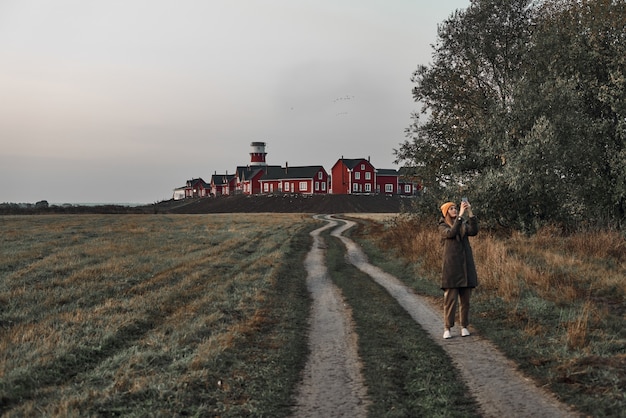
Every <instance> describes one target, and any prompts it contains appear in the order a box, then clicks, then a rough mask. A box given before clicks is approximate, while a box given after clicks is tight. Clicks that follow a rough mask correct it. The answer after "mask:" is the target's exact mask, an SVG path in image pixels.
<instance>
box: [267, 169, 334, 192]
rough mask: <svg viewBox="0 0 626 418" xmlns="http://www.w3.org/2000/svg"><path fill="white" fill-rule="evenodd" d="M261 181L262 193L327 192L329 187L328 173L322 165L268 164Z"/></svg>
mask: <svg viewBox="0 0 626 418" xmlns="http://www.w3.org/2000/svg"><path fill="white" fill-rule="evenodd" d="M259 183H260V186H261V193H298V194H326V193H328V189H329V178H328V173H327V172H326V170H325V169H324V167H322V166H321V165H315V166H304V167H289V166H287V165H286V166H285V167H284V168H282V167H276V166H268V167H267V171H266V172H265V174H264V175H263V176H262V177H261V179H260V180H259Z"/></svg>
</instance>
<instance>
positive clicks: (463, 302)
mask: <svg viewBox="0 0 626 418" xmlns="http://www.w3.org/2000/svg"><path fill="white" fill-rule="evenodd" d="M458 291H459V301H460V304H459V311H460V314H461V326H462V327H463V328H467V326H468V325H469V311H470V296H471V295H472V288H471V287H462V288H460V289H458Z"/></svg>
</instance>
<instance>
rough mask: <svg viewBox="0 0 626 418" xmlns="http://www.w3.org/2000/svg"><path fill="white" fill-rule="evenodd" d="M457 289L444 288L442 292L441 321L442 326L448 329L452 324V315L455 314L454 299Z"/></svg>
mask: <svg viewBox="0 0 626 418" xmlns="http://www.w3.org/2000/svg"><path fill="white" fill-rule="evenodd" d="M458 294H459V289H454V288H453V289H445V290H444V292H443V322H444V328H446V329H450V328H452V327H453V326H454V316H455V315H456V299H457V296H458Z"/></svg>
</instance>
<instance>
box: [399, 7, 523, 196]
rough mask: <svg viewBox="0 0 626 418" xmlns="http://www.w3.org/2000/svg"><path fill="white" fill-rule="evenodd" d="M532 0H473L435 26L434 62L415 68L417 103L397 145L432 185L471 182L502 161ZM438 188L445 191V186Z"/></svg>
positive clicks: (402, 156) (402, 158)
mask: <svg viewBox="0 0 626 418" xmlns="http://www.w3.org/2000/svg"><path fill="white" fill-rule="evenodd" d="M529 5H530V1H529V0H513V1H511V0H474V1H472V4H471V6H470V7H469V8H468V9H466V10H463V11H456V12H455V13H454V14H453V15H452V16H451V17H450V18H449V19H448V20H446V21H445V22H444V23H443V24H441V25H440V26H439V28H438V42H437V44H436V45H435V46H434V53H433V60H434V61H433V64H432V65H430V66H425V65H421V66H419V67H418V68H417V70H416V71H415V72H414V74H413V77H412V81H413V82H414V83H415V87H414V88H413V97H414V99H415V100H416V101H417V102H420V103H421V104H422V110H421V114H417V113H415V114H414V115H413V121H414V122H413V124H412V125H411V126H410V127H409V128H408V129H407V130H406V135H407V137H408V138H409V139H408V140H406V141H405V142H404V143H402V144H401V146H400V148H399V149H396V150H394V152H395V155H396V159H397V162H405V161H406V162H409V163H410V164H411V163H412V164H413V165H415V166H416V167H417V168H418V169H420V170H421V172H420V174H421V175H422V177H423V178H424V181H425V184H426V185H427V186H429V187H430V188H431V190H434V191H438V192H440V193H444V190H449V189H450V187H463V186H469V185H470V184H471V183H472V181H473V179H474V178H475V177H476V176H477V175H480V173H482V172H483V171H484V170H485V169H486V168H487V167H492V166H498V165H499V164H501V160H502V152H503V150H504V147H505V144H504V143H503V141H505V140H506V137H507V131H508V127H507V121H508V119H509V116H508V115H509V113H510V108H511V104H512V101H513V89H514V86H515V81H516V79H517V75H518V73H519V71H520V68H521V63H522V62H523V57H524V55H525V54H526V50H527V45H528V42H529V39H530V35H531V24H532V14H531V11H532V10H531V9H530V7H529ZM442 189H443V190H442Z"/></svg>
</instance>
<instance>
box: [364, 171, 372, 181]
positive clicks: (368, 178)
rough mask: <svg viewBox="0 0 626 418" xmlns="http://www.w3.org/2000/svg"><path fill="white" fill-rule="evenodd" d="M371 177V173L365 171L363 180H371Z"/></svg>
mask: <svg viewBox="0 0 626 418" xmlns="http://www.w3.org/2000/svg"><path fill="white" fill-rule="evenodd" d="M371 179H372V173H370V172H369V171H366V172H365V180H371Z"/></svg>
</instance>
